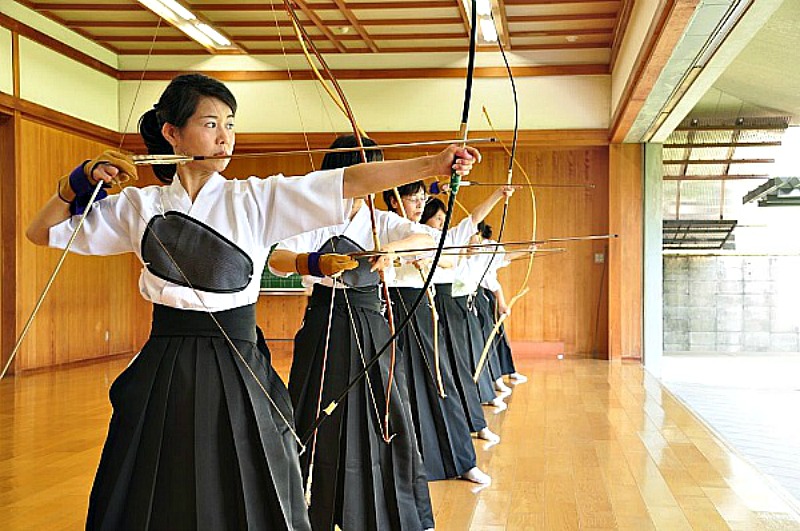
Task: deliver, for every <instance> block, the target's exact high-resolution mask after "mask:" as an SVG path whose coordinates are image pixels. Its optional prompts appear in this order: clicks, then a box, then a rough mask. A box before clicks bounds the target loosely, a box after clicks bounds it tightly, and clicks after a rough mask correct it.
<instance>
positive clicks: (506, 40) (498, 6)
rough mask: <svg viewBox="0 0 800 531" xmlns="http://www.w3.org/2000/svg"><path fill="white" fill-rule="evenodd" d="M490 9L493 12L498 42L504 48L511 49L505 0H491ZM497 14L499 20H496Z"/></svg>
mask: <svg viewBox="0 0 800 531" xmlns="http://www.w3.org/2000/svg"><path fill="white" fill-rule="evenodd" d="M492 11H493V13H494V15H495V16H494V19H495V26H498V27H497V34H498V37H499V38H500V42H501V43H502V44H503V46H504V47H505V48H506V50H511V31H510V30H509V29H508V14H507V13H506V1H505V0H492ZM498 16H499V21H498Z"/></svg>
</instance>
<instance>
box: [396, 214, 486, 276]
mask: <svg viewBox="0 0 800 531" xmlns="http://www.w3.org/2000/svg"><path fill="white" fill-rule="evenodd" d="M428 231H429V232H430V233H431V235H432V236H433V239H434V240H436V242H437V243H438V242H439V238H441V236H442V231H440V230H436V229H432V228H430V227H428ZM476 232H478V224H477V223H475V222H474V221H473V220H472V216H467V217H466V218H464V219H463V220H461V222H460V223H459V224H458V225H456V226H455V227H451V228H450V229H449V230H448V231H447V236H446V237H445V242H444V244H445V246H451V245H467V244H468V243H469V239H470V238H472V236H473V235H474V234H475V233H476ZM449 258H455V257H454V256H451V257H449ZM412 267H413V266H412ZM457 274H458V264H456V265H455V266H453V267H447V268H444V267H437V268H436V272H435V273H434V274H433V283H434V284H452V283H453V281H454V280H455V279H456V275H457ZM417 276H419V273H417ZM421 286H422V284H420V287H421Z"/></svg>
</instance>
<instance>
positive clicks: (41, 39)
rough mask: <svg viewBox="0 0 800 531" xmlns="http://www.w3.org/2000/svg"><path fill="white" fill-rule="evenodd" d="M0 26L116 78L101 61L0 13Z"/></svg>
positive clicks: (115, 73)
mask: <svg viewBox="0 0 800 531" xmlns="http://www.w3.org/2000/svg"><path fill="white" fill-rule="evenodd" d="M0 26H3V27H5V28H7V29H9V30H11V31H12V32H16V33H17V34H19V36H21V37H25V38H27V39H30V40H32V41H34V42H36V43H39V44H41V45H42V46H45V47H47V48H50V49H51V50H53V51H55V52H58V53H60V54H61V55H64V56H66V57H69V58H70V59H74V60H75V61H77V62H79V63H81V64H83V65H86V66H88V67H89V68H93V69H94V70H97V71H98V72H102V73H103V74H106V75H108V76H111V77H114V78H116V75H117V70H116V69H115V68H114V67H112V66H109V65H107V64H105V63H104V62H102V61H98V60H97V59H95V58H94V57H92V56H91V55H89V54H85V53H83V52H81V51H78V50H76V49H74V48H72V47H70V46H67V45H66V44H64V43H62V42H61V41H59V40H57V39H54V38H53V37H50V36H49V35H46V34H44V33H42V32H41V31H39V30H37V29H34V28H32V27H30V26H28V25H26V24H23V23H22V22H19V21H18V20H16V19H13V18H11V17H9V16H7V15H4V14H3V13H0Z"/></svg>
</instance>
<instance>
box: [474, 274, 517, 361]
mask: <svg viewBox="0 0 800 531" xmlns="http://www.w3.org/2000/svg"><path fill="white" fill-rule="evenodd" d="M479 293H482V294H483V295H484V297H482V298H483V301H482V304H481V306H479V308H480V307H482V310H481V315H483V319H484V320H485V322H487V323H491V324H490V325H489V333H491V330H492V327H494V323H495V320H494V319H495V308H496V307H497V299H496V297H495V296H494V293H492V292H491V291H489V290H488V289H485V288H480V289H479ZM485 326H486V325H484V327H485ZM484 329H485V328H484ZM487 337H488V336H487ZM492 343H493V346H494V348H495V350H496V351H497V359H498V361H499V363H500V374H501V375H508V374H514V373H515V372H517V369H516V368H515V367H514V358H513V356H512V353H511V345H510V344H509V343H508V336H506V329H505V326H504V325H500V329H499V330H498V331H497V334H496V335H495V338H494V340H493V341H492Z"/></svg>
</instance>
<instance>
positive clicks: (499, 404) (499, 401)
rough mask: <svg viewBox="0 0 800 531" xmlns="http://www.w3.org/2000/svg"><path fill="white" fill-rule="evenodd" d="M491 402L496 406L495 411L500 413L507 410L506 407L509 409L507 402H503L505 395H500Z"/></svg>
mask: <svg viewBox="0 0 800 531" xmlns="http://www.w3.org/2000/svg"><path fill="white" fill-rule="evenodd" d="M490 404H492V405H493V406H494V407H495V410H494V412H495V413H500V412H501V411H505V410H506V409H508V405H507V404H506V403H505V402H503V397H501V396H498V397H497V398H495V399H494V400H492V401H491V402H490Z"/></svg>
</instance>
